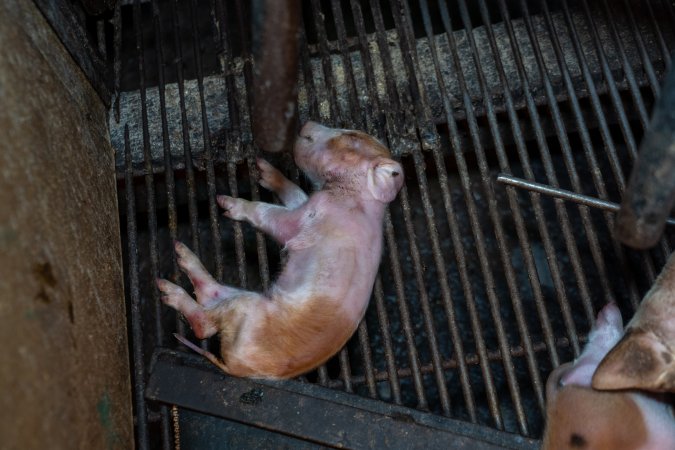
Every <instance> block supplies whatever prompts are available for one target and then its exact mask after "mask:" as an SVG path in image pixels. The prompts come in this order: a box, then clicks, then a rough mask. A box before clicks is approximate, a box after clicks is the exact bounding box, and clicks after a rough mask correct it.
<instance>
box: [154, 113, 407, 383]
mask: <svg viewBox="0 0 675 450" xmlns="http://www.w3.org/2000/svg"><path fill="white" fill-rule="evenodd" d="M294 157H295V161H296V164H297V165H298V167H299V168H300V169H302V171H303V172H304V173H305V174H306V175H307V176H308V177H309V178H310V180H311V181H312V182H313V183H314V185H315V186H316V187H317V188H318V189H319V190H318V191H317V192H315V193H313V194H312V196H311V197H307V195H306V194H305V193H304V192H303V191H302V190H301V189H300V188H299V187H298V186H296V185H295V184H293V183H292V182H291V181H289V180H288V179H287V178H285V177H284V176H283V175H282V174H281V173H280V172H279V171H278V170H276V169H275V168H273V167H272V166H271V165H269V164H268V163H267V162H266V161H263V160H258V167H259V169H260V184H261V185H262V186H263V187H265V188H267V189H270V190H272V191H273V192H275V193H276V194H277V195H278V196H279V198H280V199H281V202H282V203H283V206H280V205H272V204H267V203H262V202H252V201H248V200H244V199H238V198H232V197H228V196H224V195H223V196H219V197H218V203H219V204H220V206H221V207H222V208H223V209H224V210H225V216H226V217H229V218H231V219H234V220H244V221H248V222H249V223H251V224H252V225H253V226H255V227H256V228H258V229H259V230H261V231H263V232H265V233H267V234H268V235H270V236H271V237H272V238H274V239H275V240H277V241H278V242H279V243H281V244H282V245H283V246H284V250H285V253H286V262H285V265H284V268H283V270H282V272H281V273H280V275H279V277H278V278H277V280H276V281H275V283H274V284H273V285H272V286H271V288H270V289H269V290H268V291H267V292H265V293H257V292H251V291H246V290H242V289H238V288H235V287H232V286H225V285H222V284H219V283H217V282H216V280H214V278H213V277H212V276H211V275H210V274H209V273H208V272H207V271H206V270H205V268H204V266H203V265H202V264H201V262H200V261H199V259H197V257H196V256H195V255H194V254H193V253H192V252H191V251H190V250H189V249H188V248H187V247H186V246H185V245H183V244H181V243H176V245H175V250H176V254H177V256H178V264H179V266H180V267H181V269H182V270H183V271H184V272H185V273H186V274H187V276H188V277H189V278H190V281H191V282H192V285H193V286H194V289H195V294H196V301H195V300H194V299H193V298H192V297H191V296H190V295H188V293H187V292H186V291H185V290H183V289H182V288H180V287H179V286H177V285H175V284H173V283H171V282H169V281H167V280H162V279H159V280H157V286H158V287H159V289H160V290H161V291H162V293H163V297H162V299H163V301H164V303H166V304H167V305H169V306H171V307H173V308H175V309H176V310H178V311H180V312H181V313H182V314H183V315H184V316H185V318H186V319H187V321H188V322H189V323H190V326H191V327H192V330H193V331H194V333H195V336H197V337H198V338H200V339H205V338H208V337H210V336H213V335H214V334H216V333H219V335H220V350H221V358H222V359H219V358H217V357H216V356H214V355H212V354H210V353H208V352H205V351H204V350H202V349H200V348H198V347H196V346H194V345H193V344H191V343H190V342H189V341H187V340H185V339H184V338H182V337H180V336H177V337H178V338H179V339H180V340H181V341H182V342H184V343H185V344H186V345H188V346H190V347H191V348H192V349H193V350H195V351H197V352H199V353H201V354H203V355H205V356H206V357H207V358H209V359H210V360H211V361H212V362H214V363H215V364H216V365H218V366H219V367H220V368H221V369H222V370H224V371H225V372H227V373H229V374H231V375H235V376H246V377H259V378H290V377H294V376H296V375H299V374H302V373H304V372H307V371H309V370H311V369H313V368H315V367H317V366H319V365H320V364H322V363H323V362H325V361H326V360H327V359H329V358H330V357H331V356H333V355H334V354H335V353H336V352H337V351H338V350H339V349H340V348H341V347H342V346H343V345H344V344H345V342H346V341H347V340H348V339H349V338H350V337H351V335H352V334H353V333H354V331H355V330H356V327H357V326H358V324H359V322H360V321H361V319H362V318H363V315H364V313H365V310H366V307H367V305H368V300H369V298H370V295H371V291H372V288H373V283H374V280H375V276H376V274H377V270H378V266H379V263H380V257H381V252H382V221H383V217H384V212H385V208H386V206H387V204H388V203H389V202H391V201H392V200H394V198H395V197H396V195H397V193H398V191H399V190H400V189H401V186H402V185H403V171H402V169H401V166H400V165H399V163H397V162H396V161H394V160H392V159H391V157H390V153H389V150H387V148H386V147H385V146H384V145H382V144H381V143H380V142H379V141H377V140H376V139H374V138H372V137H370V136H368V135H367V134H365V133H362V132H359V131H351V130H340V129H331V128H327V127H324V126H322V125H319V124H317V123H313V122H308V123H307V124H306V125H305V126H304V127H303V128H302V130H301V131H300V136H299V137H298V138H297V140H296V142H295V146H294Z"/></svg>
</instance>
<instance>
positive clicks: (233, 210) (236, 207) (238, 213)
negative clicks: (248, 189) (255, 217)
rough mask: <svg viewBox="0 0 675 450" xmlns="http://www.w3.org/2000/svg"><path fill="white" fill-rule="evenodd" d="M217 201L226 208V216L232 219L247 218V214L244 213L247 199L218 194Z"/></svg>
mask: <svg viewBox="0 0 675 450" xmlns="http://www.w3.org/2000/svg"><path fill="white" fill-rule="evenodd" d="M216 201H217V202H218V205H220V207H221V208H223V209H224V210H225V212H224V213H223V215H224V216H225V217H229V218H230V219H232V220H244V219H246V214H245V213H244V208H245V204H246V200H244V199H241V198H234V197H230V196H229V195H218V196H217V197H216Z"/></svg>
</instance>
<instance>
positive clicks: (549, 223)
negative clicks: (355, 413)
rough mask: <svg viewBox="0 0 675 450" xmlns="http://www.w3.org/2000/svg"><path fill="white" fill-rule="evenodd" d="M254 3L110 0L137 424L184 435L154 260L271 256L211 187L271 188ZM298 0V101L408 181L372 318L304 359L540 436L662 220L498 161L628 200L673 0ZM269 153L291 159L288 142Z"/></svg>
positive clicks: (168, 444) (236, 265)
mask: <svg viewBox="0 0 675 450" xmlns="http://www.w3.org/2000/svg"><path fill="white" fill-rule="evenodd" d="M610 6H611V8H610ZM248 8H249V6H248V2H243V1H241V0H237V1H232V2H223V1H222V0H211V1H208V2H207V1H205V0H189V1H182V2H178V1H167V2H164V1H161V2H160V1H159V0H152V1H150V2H140V1H135V2H120V4H119V5H118V7H117V10H116V12H115V20H116V23H115V29H116V33H115V35H116V39H115V52H116V55H117V57H116V72H115V80H116V81H115V84H116V87H117V89H118V96H117V97H116V99H115V102H114V104H113V108H112V110H111V114H110V128H111V139H112V141H113V144H114V146H115V148H116V149H117V152H118V153H117V167H118V187H119V202H120V215H121V216H122V223H123V224H124V225H123V235H124V246H125V259H126V261H125V262H126V264H125V267H126V268H127V272H126V274H125V275H126V287H127V298H128V302H129V305H130V321H131V326H130V329H131V333H132V336H131V341H132V354H133V355H132V356H133V364H134V374H133V376H134V383H135V384H134V386H135V393H134V395H135V396H134V398H135V414H136V418H137V421H136V426H137V442H138V446H139V448H155V447H162V448H172V447H173V445H174V432H175V429H173V428H172V424H175V423H176V420H175V415H173V416H171V415H170V414H169V409H168V407H167V406H163V405H161V404H156V403H154V402H150V403H146V400H145V398H144V391H145V383H146V381H147V376H148V373H147V372H148V365H149V363H150V359H151V356H152V353H153V351H154V349H155V348H156V347H158V346H165V347H166V346H169V347H174V346H176V343H175V342H174V341H173V340H172V338H171V337H170V336H171V334H170V333H171V332H173V331H175V330H176V329H178V330H179V331H180V332H181V333H186V332H189V330H185V328H186V327H185V325H184V323H183V322H182V321H181V320H180V319H179V318H177V317H176V316H175V313H174V311H172V310H169V308H165V307H163V306H161V304H160V301H159V295H158V292H157V291H156V290H155V289H154V284H153V279H154V277H156V276H158V275H161V276H163V277H167V278H169V279H173V280H179V282H180V283H181V284H182V285H184V286H185V287H187V283H186V281H187V280H186V279H184V278H181V276H180V273H179V271H178V268H177V265H176V263H175V260H174V258H173V255H172V253H171V242H172V240H174V239H179V240H182V241H184V242H186V243H187V244H188V245H189V246H190V247H191V248H193V249H194V250H195V251H196V253H197V254H198V255H200V257H201V258H202V260H203V261H204V263H205V265H206V267H207V268H208V269H209V270H211V272H212V273H213V274H214V276H215V277H216V278H217V279H219V280H222V281H224V282H226V283H229V284H233V285H237V286H245V287H247V288H252V289H264V288H266V287H267V286H269V284H270V283H271V282H272V281H273V274H274V272H275V271H276V270H277V268H278V265H279V258H278V252H279V249H278V248H277V246H276V244H273V243H271V242H268V241H267V240H266V238H265V237H264V236H263V235H262V234H260V233H257V232H255V231H253V230H252V229H251V228H250V227H248V226H243V225H241V224H239V223H236V222H232V221H227V220H225V219H221V217H220V213H219V211H218V208H217V206H216V202H215V194H216V192H218V193H226V194H228V195H234V196H242V197H244V198H252V199H254V200H258V199H263V200H265V201H272V197H271V195H269V193H267V192H263V191H262V190H259V188H258V186H257V183H256V173H255V164H254V162H255V160H254V157H255V154H256V149H255V148H254V146H253V144H252V142H253V140H252V136H251V131H250V130H251V127H250V123H249V122H250V121H249V105H250V94H251V92H250V90H249V89H248V87H249V86H250V85H251V79H252V70H251V57H250V54H249V52H248V48H249V40H250V39H249V33H250V30H249V23H248V19H247V18H248V17H249V15H248V14H249V11H248ZM303 24H304V25H303V44H302V45H301V69H300V77H301V80H300V115H301V121H303V122H304V121H305V120H308V119H310V118H311V119H314V120H319V121H321V122H323V123H325V124H328V125H332V126H342V127H349V128H358V129H363V130H365V131H367V132H369V133H371V134H374V135H376V136H378V137H380V138H382V139H383V140H384V141H386V142H387V143H388V145H389V146H390V148H391V149H392V151H393V153H394V154H395V155H396V157H397V158H399V159H400V160H401V161H402V163H403V164H404V166H405V169H406V185H405V186H404V188H403V190H402V191H401V193H400V194H399V197H398V199H397V200H396V201H395V202H394V203H393V204H392V205H391V207H390V209H389V212H388V213H387V215H386V218H385V223H384V231H385V233H384V238H385V250H384V254H383V258H382V265H381V270H380V274H379V276H378V278H377V281H376V284H375V289H374V292H373V298H372V302H371V305H370V308H369V310H368V312H367V314H366V318H365V320H364V321H363V323H361V325H360V326H359V329H358V332H357V334H356V335H355V336H354V338H353V339H352V340H351V341H350V342H349V343H348V344H347V346H346V347H345V348H344V349H343V350H342V351H341V352H340V353H339V354H338V356H336V357H335V358H334V359H333V360H331V361H329V362H328V363H327V364H326V365H324V366H323V367H321V368H319V369H318V370H317V371H315V372H314V373H310V374H308V375H306V376H305V377H302V381H305V382H309V383H315V384H318V385H321V386H325V387H328V388H332V389H340V390H344V391H346V392H350V393H352V392H353V393H356V394H358V395H361V396H365V397H371V398H374V399H378V400H381V401H384V402H390V403H393V404H396V405H404V406H409V407H412V408H417V409H420V410H424V411H430V412H431V413H433V414H437V415H439V416H447V417H450V418H455V419H460V420H464V421H467V422H473V423H476V424H481V425H486V426H488V427H491V428H493V429H497V430H505V431H508V432H512V433H518V434H521V435H524V436H532V437H536V438H538V437H539V436H540V435H541V432H542V414H543V411H544V383H545V380H546V376H547V374H548V373H549V371H550V370H551V369H552V368H553V367H555V366H557V365H558V364H560V363H561V362H565V361H567V360H570V359H572V358H573V357H574V356H575V355H577V354H578V352H579V349H580V347H581V345H583V340H584V336H585V333H586V332H587V330H588V329H589V327H590V323H591V321H592V319H593V317H594V311H595V310H596V309H597V308H599V307H600V306H602V305H603V304H604V303H605V302H607V301H609V300H610V299H615V300H617V302H618V303H619V305H620V307H621V308H622V310H623V311H624V313H625V314H630V313H631V312H632V311H633V310H634V308H635V306H636V305H637V302H638V301H639V299H640V297H641V295H642V294H643V293H644V292H645V291H646V289H647V288H648V286H649V285H650V283H651V282H652V281H653V279H654V276H655V273H657V270H658V268H659V267H660V266H661V265H662V264H663V262H664V261H665V255H667V254H669V251H670V248H671V241H670V238H672V233H670V234H669V235H668V236H666V238H664V239H663V240H662V241H661V243H660V245H659V247H658V248H657V249H656V250H654V251H652V252H634V251H629V250H627V249H625V248H623V247H622V246H620V245H619V244H618V243H617V241H616V240H614V238H613V215H612V214H611V213H610V212H607V211H601V210H593V209H589V208H588V207H587V206H584V205H575V204H570V203H564V202H563V201H562V200H560V199H554V198H552V197H549V196H547V195H541V194H540V193H537V192H525V191H522V190H517V189H515V188H513V187H510V186H506V185H504V184H499V183H496V182H495V179H496V176H497V174H498V173H500V172H501V173H506V174H511V175H514V176H516V177H519V178H523V179H527V180H530V181H536V182H539V183H543V184H545V185H548V186H551V187H560V188H563V189H567V190H570V191H573V192H576V193H582V194H586V195H589V196H592V197H596V198H599V199H603V200H612V201H618V200H619V199H620V198H621V193H622V192H623V190H624V188H625V183H626V177H627V175H628V173H629V170H630V167H631V165H632V162H633V160H634V159H635V155H636V153H637V142H639V139H640V137H641V135H642V133H643V130H644V128H645V125H646V123H647V120H648V111H649V110H650V107H651V104H652V102H653V99H654V98H655V96H657V95H658V93H659V80H660V79H661V77H662V75H663V73H664V70H665V68H666V67H667V66H668V65H669V64H670V56H669V52H670V48H669V46H668V43H670V42H674V40H673V37H674V36H673V34H674V33H673V24H675V11H674V10H673V6H672V4H671V3H670V2H667V1H650V2H634V1H630V0H622V1H619V2H614V3H612V4H611V5H610V4H609V2H608V1H607V0H598V1H594V2H590V1H586V0H579V1H572V0H570V1H565V0H559V1H558V0H556V1H544V0H527V1H526V0H519V1H510V2H508V4H507V2H506V1H505V0H476V1H472V2H468V1H466V0H456V1H449V2H443V1H438V2H436V1H433V0H431V1H425V0H420V1H406V0H382V1H379V0H371V1H357V0H350V1H348V2H347V1H344V2H343V1H339V0H331V1H319V0H310V1H305V2H304V3H303ZM275 162H277V163H278V164H280V165H281V166H282V167H285V168H286V170H287V173H289V174H290V175H291V178H294V179H295V180H298V178H299V176H298V173H297V170H296V169H294V168H293V166H292V164H291V161H290V157H289V156H288V155H283V156H280V157H278V161H275ZM299 181H300V182H301V184H302V181H303V180H302V179H300V180H299ZM172 417H173V419H172Z"/></svg>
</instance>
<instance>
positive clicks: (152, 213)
mask: <svg viewBox="0 0 675 450" xmlns="http://www.w3.org/2000/svg"><path fill="white" fill-rule="evenodd" d="M133 20H134V29H135V32H136V51H137V54H138V66H139V70H138V72H139V85H140V93H141V119H142V128H143V159H144V163H145V189H146V193H145V195H146V199H147V210H148V235H149V242H148V243H149V247H150V271H151V273H152V274H153V275H152V276H157V275H158V274H159V254H158V249H157V213H156V210H155V186H154V176H153V172H152V157H151V156H150V155H151V153H150V136H149V132H148V112H147V102H146V96H145V61H144V57H143V53H144V43H143V35H142V33H141V27H140V22H141V5H140V2H139V1H138V0H136V1H135V2H134V17H133ZM151 299H152V304H153V309H154V314H153V316H154V322H155V342H156V343H157V345H159V346H161V345H163V340H164V330H163V329H162V323H161V308H162V304H161V302H160V299H159V293H158V291H157V289H152V293H151ZM133 345H142V343H141V342H135V343H134V344H133ZM143 419H145V417H144V418H143ZM160 421H161V433H162V442H163V443H164V444H165V447H168V442H169V411H168V408H167V407H166V406H164V405H162V406H160Z"/></svg>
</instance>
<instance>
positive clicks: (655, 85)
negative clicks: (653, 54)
mask: <svg viewBox="0 0 675 450" xmlns="http://www.w3.org/2000/svg"><path fill="white" fill-rule="evenodd" d="M648 3H651V2H648ZM623 6H624V10H625V12H626V16H627V17H628V22H629V24H630V28H631V31H632V32H633V37H634V38H635V42H636V44H637V48H638V51H639V53H640V58H641V59H642V67H643V68H644V71H645V73H646V74H647V79H648V80H649V87H651V89H652V93H653V94H654V97H658V96H659V92H660V90H661V86H660V84H659V81H658V79H657V78H656V73H655V72H654V65H653V64H652V60H651V58H650V57H649V54H648V53H647V48H646V47H645V41H644V39H643V37H642V33H641V32H640V30H639V29H638V26H637V23H636V22H635V16H634V14H633V11H632V10H631V7H630V5H629V3H628V0H623ZM615 16H616V14H615ZM610 20H611V19H610ZM654 30H656V32H657V34H658V33H660V32H661V30H659V29H658V23H657V22H654Z"/></svg>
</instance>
